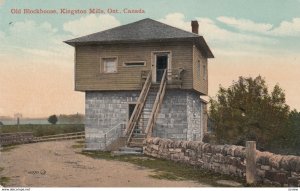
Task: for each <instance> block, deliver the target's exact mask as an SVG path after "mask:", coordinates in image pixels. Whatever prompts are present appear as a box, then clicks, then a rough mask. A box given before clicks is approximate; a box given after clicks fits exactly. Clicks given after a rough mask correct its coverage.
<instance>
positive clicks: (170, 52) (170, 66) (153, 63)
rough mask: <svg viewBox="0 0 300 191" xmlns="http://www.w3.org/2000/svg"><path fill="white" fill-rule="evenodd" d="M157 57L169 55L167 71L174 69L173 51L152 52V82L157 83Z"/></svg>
mask: <svg viewBox="0 0 300 191" xmlns="http://www.w3.org/2000/svg"><path fill="white" fill-rule="evenodd" d="M157 55H167V56H168V63H167V70H171V69H172V51H170V50H163V51H152V52H151V72H152V82H153V83H156V82H157V80H156V56H157ZM168 79H169V76H168Z"/></svg>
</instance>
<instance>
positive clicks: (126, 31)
mask: <svg viewBox="0 0 300 191" xmlns="http://www.w3.org/2000/svg"><path fill="white" fill-rule="evenodd" d="M187 39H189V40H194V41H195V43H197V44H198V45H200V47H201V49H203V51H204V52H205V54H206V56H207V57H208V58H213V54H212V52H211V51H210V49H209V47H208V46H207V44H206V42H205V40H204V38H203V37H202V36H199V35H197V34H194V33H191V32H188V31H184V30H181V29H178V28H175V27H172V26H169V25H166V24H163V23H161V22H158V21H155V20H152V19H149V18H147V19H143V20H140V21H136V22H133V23H129V24H126V25H122V26H119V27H115V28H112V29H108V30H105V31H101V32H97V33H93V34H90V35H86V36H82V37H79V38H75V39H71V40H67V41H65V43H67V44H69V45H72V46H76V45H79V44H107V43H126V42H131V43H132V42H139V41H142V42H143V41H173V40H187Z"/></svg>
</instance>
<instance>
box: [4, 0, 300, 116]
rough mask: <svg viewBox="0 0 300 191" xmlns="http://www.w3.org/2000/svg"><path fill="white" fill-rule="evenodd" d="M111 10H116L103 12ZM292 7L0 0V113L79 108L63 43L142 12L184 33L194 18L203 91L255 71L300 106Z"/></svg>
mask: <svg viewBox="0 0 300 191" xmlns="http://www.w3.org/2000/svg"><path fill="white" fill-rule="evenodd" d="M23 9H33V10H34V9H43V10H45V9H47V10H56V11H57V14H24V13H23ZM61 9H68V10H77V9H80V10H89V9H101V10H104V11H105V13H104V14H88V13H87V14H61V12H60V11H61ZM115 9H118V10H119V11H120V13H108V10H115ZM124 9H130V10H131V9H137V10H139V9H142V10H144V13H123V10H124ZM18 10H21V14H17V12H18ZM299 10H300V0H251V1H249V0H222V1H221V0H153V1H149V0H65V1H62V0H0V116H13V115H14V114H15V113H22V114H23V117H47V116H49V115H52V114H71V113H77V112H79V113H84V102H85V96H84V93H83V92H76V91H74V48H73V47H71V46H69V45H67V44H65V43H63V41H65V40H68V39H72V38H75V37H79V36H82V35H87V34H90V33H94V32H99V31H102V30H105V29H109V28H112V27H116V26H120V25H123V24H127V23H130V22H134V21H138V20H140V19H144V18H152V19H155V20H157V21H161V22H163V23H166V24H169V25H172V26H175V27H178V28H181V29H183V30H187V31H191V27H190V21H191V20H198V22H199V32H200V35H203V37H204V38H205V40H206V42H207V43H208V45H209V46H210V48H211V50H212V52H213V53H214V55H215V58H214V59H209V64H208V70H209V71H208V80H209V96H211V97H214V96H215V95H216V93H217V91H218V89H219V86H220V85H222V86H223V87H228V86H229V85H231V84H232V82H233V81H236V80H237V79H238V77H239V76H245V77H256V76H258V75H261V76H263V77H264V78H265V80H266V82H267V84H268V86H269V89H270V90H271V89H272V88H273V86H274V85H275V84H279V86H280V87H281V88H282V89H284V90H285V94H286V101H287V104H288V105H290V107H291V109H294V108H295V109H297V110H300V99H299V96H298V95H299V93H300V83H299V82H300V54H299V52H300V11H299Z"/></svg>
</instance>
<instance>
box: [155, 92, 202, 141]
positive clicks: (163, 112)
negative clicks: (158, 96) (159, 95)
mask: <svg viewBox="0 0 300 191" xmlns="http://www.w3.org/2000/svg"><path fill="white" fill-rule="evenodd" d="M203 104H204V103H202V102H201V100H200V97H199V94H197V93H195V92H193V91H187V90H169V89H168V90H167V91H166V94H165V97H164V100H163V103H162V106H161V109H160V112H159V114H158V116H157V121H156V124H155V127H154V129H153V134H152V135H153V136H154V137H161V138H168V139H172V140H202V137H203V134H204V132H203V129H204V127H203V124H204V123H202V121H201V120H202V117H203V115H204V114H203V110H202V109H201V108H203V107H201V106H202V105H203Z"/></svg>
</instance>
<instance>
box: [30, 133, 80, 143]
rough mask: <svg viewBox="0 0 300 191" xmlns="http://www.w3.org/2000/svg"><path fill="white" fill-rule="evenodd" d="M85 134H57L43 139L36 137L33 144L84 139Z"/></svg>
mask: <svg viewBox="0 0 300 191" xmlns="http://www.w3.org/2000/svg"><path fill="white" fill-rule="evenodd" d="M84 138H85V132H84V131H80V132H75V133H65V134H57V135H48V136H42V137H34V139H33V142H46V141H60V140H68V139H84Z"/></svg>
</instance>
